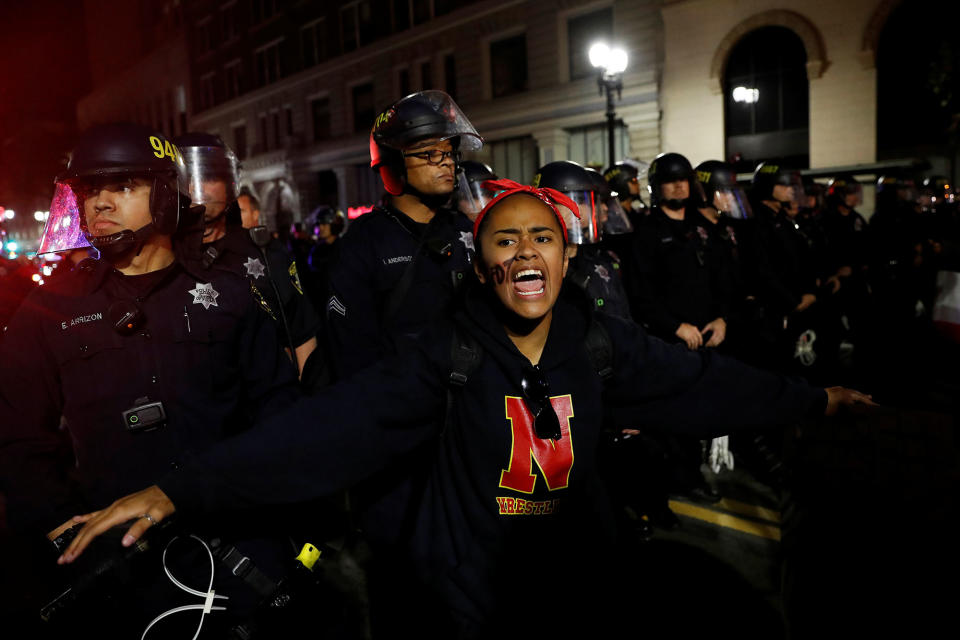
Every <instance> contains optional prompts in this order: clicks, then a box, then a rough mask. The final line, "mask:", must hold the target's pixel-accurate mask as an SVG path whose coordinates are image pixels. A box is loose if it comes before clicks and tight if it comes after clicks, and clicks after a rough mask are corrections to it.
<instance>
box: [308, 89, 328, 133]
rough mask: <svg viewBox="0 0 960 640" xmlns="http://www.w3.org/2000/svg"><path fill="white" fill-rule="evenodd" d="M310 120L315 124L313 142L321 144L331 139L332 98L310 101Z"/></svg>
mask: <svg viewBox="0 0 960 640" xmlns="http://www.w3.org/2000/svg"><path fill="white" fill-rule="evenodd" d="M310 119H311V121H312V122H313V141H314V142H320V141H321V140H326V139H328V138H329V137H330V98H314V99H313V100H311V101H310Z"/></svg>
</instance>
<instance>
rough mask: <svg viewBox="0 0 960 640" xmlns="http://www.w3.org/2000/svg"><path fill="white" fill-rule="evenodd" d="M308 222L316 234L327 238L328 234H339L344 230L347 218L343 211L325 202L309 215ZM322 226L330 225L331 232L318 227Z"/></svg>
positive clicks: (321, 237)
mask: <svg viewBox="0 0 960 640" xmlns="http://www.w3.org/2000/svg"><path fill="white" fill-rule="evenodd" d="M307 224H308V226H309V227H310V228H311V231H312V232H313V234H314V235H316V236H317V237H318V238H320V239H322V240H326V239H327V237H328V236H339V235H340V234H341V233H342V232H343V229H344V227H345V226H346V219H345V216H344V215H343V212H342V211H340V210H339V209H334V208H333V207H331V206H329V205H325V204H324V205H320V206H319V207H317V208H316V209H314V210H313V211H312V212H311V213H310V215H309V216H308V217H307ZM320 226H329V227H330V229H329V233H328V234H327V233H326V232H324V231H321V230H320V229H319V228H318V227H320Z"/></svg>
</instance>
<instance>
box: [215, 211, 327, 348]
mask: <svg viewBox="0 0 960 640" xmlns="http://www.w3.org/2000/svg"><path fill="white" fill-rule="evenodd" d="M211 245H213V247H214V248H215V250H216V251H217V257H216V263H217V264H218V265H220V266H221V267H223V268H226V269H228V270H230V271H232V272H234V273H236V274H237V275H240V276H243V277H244V278H247V279H248V280H249V281H250V285H251V293H252V294H253V297H254V299H255V300H257V302H258V303H259V304H260V305H261V306H262V307H263V309H264V311H266V312H267V313H268V314H269V315H270V317H271V318H272V319H273V320H274V321H275V322H276V324H277V329H278V336H279V338H280V343H281V344H282V345H283V346H287V336H286V331H285V329H284V327H283V317H284V316H286V321H287V326H288V327H289V330H290V339H291V340H292V341H293V344H294V346H295V347H298V346H300V345H302V344H303V343H305V342H306V341H308V340H309V339H310V338H313V337H315V336H316V335H317V332H318V331H319V330H320V318H319V317H318V316H317V312H316V311H315V310H314V308H313V304H312V303H311V302H310V299H309V298H307V296H306V295H305V294H304V290H303V285H302V283H301V281H300V274H299V273H298V272H297V263H296V262H294V260H293V258H292V257H291V256H290V255H289V254H288V253H287V252H286V251H285V250H284V248H283V246H282V245H281V244H280V243H279V242H278V241H277V240H276V239H274V240H271V242H270V244H268V245H267V246H266V247H265V249H264V252H263V253H261V252H260V249H259V248H258V247H257V245H256V244H254V243H253V240H252V239H251V238H250V233H249V231H248V230H247V229H244V228H243V227H240V226H234V227H228V228H227V233H226V235H225V236H224V237H223V238H221V239H220V240H217V241H216V242H213V243H211ZM264 255H266V261H267V262H266V264H265V263H264ZM268 267H269V274H268V273H267V270H268ZM271 281H272V282H271ZM274 287H276V289H274ZM277 294H279V299H278V297H277ZM281 305H282V306H283V315H281V313H280V306H281Z"/></svg>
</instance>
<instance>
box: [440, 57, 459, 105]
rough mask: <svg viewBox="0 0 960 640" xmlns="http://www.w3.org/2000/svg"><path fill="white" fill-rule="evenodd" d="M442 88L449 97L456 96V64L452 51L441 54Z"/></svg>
mask: <svg viewBox="0 0 960 640" xmlns="http://www.w3.org/2000/svg"><path fill="white" fill-rule="evenodd" d="M443 88H444V89H445V90H446V92H447V93H448V94H450V96H451V97H453V98H456V97H457V65H456V61H455V60H454V58H453V54H452V53H448V54H447V55H445V56H443Z"/></svg>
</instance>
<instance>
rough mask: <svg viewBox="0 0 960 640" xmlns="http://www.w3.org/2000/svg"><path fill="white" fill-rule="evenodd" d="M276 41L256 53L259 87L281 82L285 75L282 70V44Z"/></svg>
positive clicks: (255, 61) (254, 57)
mask: <svg viewBox="0 0 960 640" xmlns="http://www.w3.org/2000/svg"><path fill="white" fill-rule="evenodd" d="M281 42H282V39H281V40H275V41H274V42H271V43H270V44H268V45H266V46H263V47H260V48H259V49H257V50H256V51H254V54H253V59H254V63H255V64H256V67H257V85H258V86H261V87H262V86H264V85H267V84H270V83H271V82H276V81H277V80H279V79H280V78H281V77H282V76H283V74H282V69H281V68H280V43H281Z"/></svg>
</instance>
